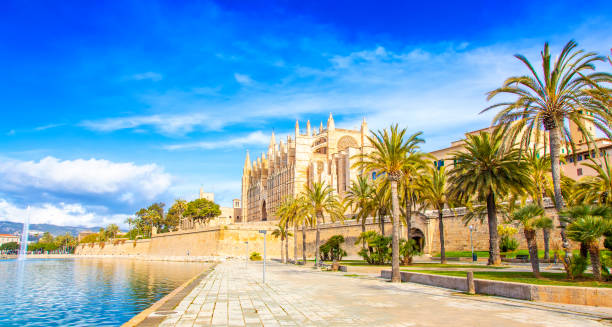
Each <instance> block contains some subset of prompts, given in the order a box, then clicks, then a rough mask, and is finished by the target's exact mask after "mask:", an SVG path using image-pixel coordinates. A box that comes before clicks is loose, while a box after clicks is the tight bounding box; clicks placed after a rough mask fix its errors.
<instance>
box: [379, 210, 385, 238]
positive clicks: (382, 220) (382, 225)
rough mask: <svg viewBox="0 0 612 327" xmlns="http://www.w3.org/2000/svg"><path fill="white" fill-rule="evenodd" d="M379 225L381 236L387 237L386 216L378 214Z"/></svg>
mask: <svg viewBox="0 0 612 327" xmlns="http://www.w3.org/2000/svg"><path fill="white" fill-rule="evenodd" d="M378 223H379V224H380V234H381V235H382V236H385V215H383V214H381V213H380V212H379V213H378Z"/></svg>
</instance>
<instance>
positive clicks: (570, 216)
mask: <svg viewBox="0 0 612 327" xmlns="http://www.w3.org/2000/svg"><path fill="white" fill-rule="evenodd" d="M587 216H594V217H602V218H604V219H610V218H612V207H609V206H591V205H585V204H581V205H576V206H573V207H570V208H567V209H566V210H564V211H562V212H561V213H560V214H559V220H560V221H561V222H564V223H566V224H571V223H573V222H575V221H577V220H579V219H581V218H584V217H587ZM588 253H589V248H588V244H587V243H585V242H580V256H582V257H584V258H586V257H587V255H588ZM570 277H572V276H570Z"/></svg>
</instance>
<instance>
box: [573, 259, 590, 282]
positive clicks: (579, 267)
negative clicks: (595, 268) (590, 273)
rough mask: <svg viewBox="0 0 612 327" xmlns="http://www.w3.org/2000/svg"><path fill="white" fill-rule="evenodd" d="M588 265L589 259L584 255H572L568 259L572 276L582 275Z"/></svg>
mask: <svg viewBox="0 0 612 327" xmlns="http://www.w3.org/2000/svg"><path fill="white" fill-rule="evenodd" d="M588 266H589V259H588V258H586V257H583V256H580V255H574V256H572V258H571V260H570V270H571V271H572V276H574V277H582V275H583V274H584V272H585V271H586V269H587V267H588Z"/></svg>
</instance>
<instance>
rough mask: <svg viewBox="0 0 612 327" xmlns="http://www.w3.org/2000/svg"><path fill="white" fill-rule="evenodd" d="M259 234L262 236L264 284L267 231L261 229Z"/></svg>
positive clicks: (264, 278) (264, 276)
mask: <svg viewBox="0 0 612 327" xmlns="http://www.w3.org/2000/svg"><path fill="white" fill-rule="evenodd" d="M259 232H260V233H261V234H264V253H263V254H264V256H263V273H262V275H263V283H264V284H265V283H266V234H267V233H268V231H267V230H265V229H263V230H260V231H259Z"/></svg>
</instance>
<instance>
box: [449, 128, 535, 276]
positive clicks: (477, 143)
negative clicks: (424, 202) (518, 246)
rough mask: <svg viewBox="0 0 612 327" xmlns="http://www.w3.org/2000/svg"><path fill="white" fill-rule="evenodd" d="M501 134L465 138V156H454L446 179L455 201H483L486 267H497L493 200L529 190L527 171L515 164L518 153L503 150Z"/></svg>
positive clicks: (484, 134)
mask: <svg viewBox="0 0 612 327" xmlns="http://www.w3.org/2000/svg"><path fill="white" fill-rule="evenodd" d="M502 132H503V131H502V129H496V130H495V131H494V132H493V133H492V134H490V133H487V132H480V133H479V134H473V135H468V137H467V139H466V140H465V142H466V144H465V152H456V153H454V156H455V162H456V164H455V166H454V167H453V169H452V171H451V173H450V177H449V182H450V183H451V184H452V193H453V196H454V197H455V198H456V199H457V200H459V201H462V202H468V201H469V200H470V199H472V198H473V197H474V196H475V197H476V199H477V200H478V201H486V204H487V221H488V225H489V261H488V264H489V265H498V264H500V263H501V257H500V254H499V237H498V235H497V205H496V198H504V196H506V195H507V194H508V193H513V194H520V193H522V192H523V191H524V190H525V189H526V188H527V187H528V186H529V176H528V170H527V169H524V168H523V167H522V165H521V164H520V163H519V158H520V152H519V150H518V149H517V148H515V147H504V146H503V134H502ZM523 165H524V163H523Z"/></svg>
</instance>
